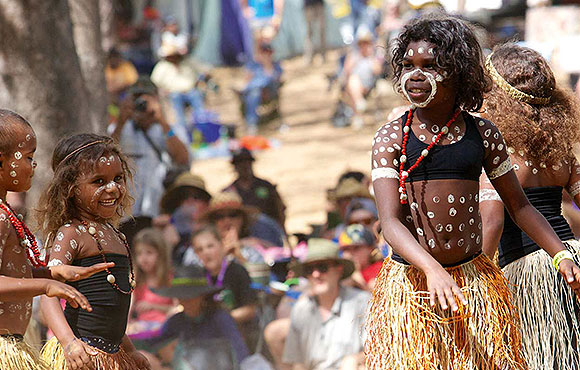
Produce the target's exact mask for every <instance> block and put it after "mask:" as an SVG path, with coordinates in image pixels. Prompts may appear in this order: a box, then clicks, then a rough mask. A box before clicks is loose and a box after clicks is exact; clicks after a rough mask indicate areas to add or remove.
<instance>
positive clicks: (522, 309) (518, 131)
mask: <svg viewBox="0 0 580 370" xmlns="http://www.w3.org/2000/svg"><path fill="white" fill-rule="evenodd" d="M486 67H487V70H488V72H489V74H490V76H491V77H492V79H493V81H494V85H493V88H492V90H491V92H490V93H489V95H487V96H486V102H485V108H486V109H485V111H486V115H487V117H488V118H490V119H491V120H492V121H493V122H495V123H496V124H497V126H498V128H499V129H500V130H501V132H502V133H503V134H504V137H505V139H506V142H507V145H508V148H507V151H508V153H510V157H511V160H512V163H514V169H515V170H516V171H515V174H516V176H517V178H518V180H519V182H520V184H521V185H522V186H523V188H524V192H525V193H526V195H527V197H528V199H529V200H530V202H531V203H532V205H533V206H534V207H536V208H537V209H538V211H540V213H542V215H543V216H544V217H546V219H547V220H548V222H549V223H550V225H551V226H552V228H553V229H554V230H555V231H556V234H557V235H558V237H559V238H560V240H563V241H565V242H564V245H565V246H566V248H567V250H565V251H563V252H560V253H559V255H560V256H562V258H568V259H574V260H576V261H578V255H579V253H580V243H579V242H578V241H576V240H575V239H574V235H573V234H572V230H570V226H569V225H568V223H567V222H566V220H565V219H564V217H562V215H561V203H562V190H563V189H566V190H567V191H568V193H569V194H570V196H571V197H572V198H573V199H574V201H575V202H576V204H580V164H579V163H578V162H577V161H576V160H575V159H574V156H573V155H572V144H573V143H577V142H578V141H579V140H580V109H579V107H578V102H577V101H576V99H575V97H574V95H573V94H572V92H570V91H565V90H563V89H560V88H559V87H557V86H556V80H555V78H554V75H553V73H552V71H551V70H550V67H549V66H548V63H547V62H546V61H545V60H544V58H542V57H541V56H540V54H538V53H537V52H535V51H533V50H531V49H528V48H523V47H520V46H517V45H514V44H505V45H502V46H499V47H496V48H495V49H494V51H493V53H492V54H491V55H490V56H489V57H488V58H487V62H486ZM480 202H482V203H481V216H482V219H483V241H484V243H483V250H484V251H485V253H486V254H487V255H488V256H493V255H495V252H496V251H497V248H498V242H499V265H500V267H501V268H502V269H503V271H504V273H505V276H506V278H507V279H508V280H509V282H510V283H511V284H510V287H511V288H512V293H513V297H514V304H515V305H516V307H517V309H518V311H519V313H520V318H521V321H522V343H523V348H524V355H525V357H526V362H527V363H528V366H529V367H530V369H534V370H540V369H561V370H564V369H567V370H571V369H579V368H580V353H579V351H578V340H579V339H580V322H579V315H580V305H579V304H578V301H577V300H576V298H575V296H574V292H573V290H572V289H570V287H568V286H567V285H566V283H565V282H564V281H563V280H562V278H561V276H560V275H559V274H558V271H557V266H556V269H554V266H553V261H552V258H551V257H550V255H549V254H548V253H546V252H545V251H543V250H541V249H540V247H539V246H538V245H537V244H536V243H535V242H534V241H533V240H532V239H531V238H530V236H528V234H526V232H523V231H522V230H521V229H520V228H519V227H518V226H517V225H516V223H515V222H514V220H513V219H512V217H511V216H510V214H509V213H507V212H505V211H504V206H503V204H502V200H501V198H500V197H499V196H498V194H497V192H496V191H495V190H494V188H493V186H492V185H491V184H490V183H489V181H486V179H485V177H482V183H481V190H480ZM502 230H503V232H502ZM558 260H559V259H556V260H555V261H554V262H556V263H557V261H558ZM561 263H562V262H560V264H561ZM539 308H541V309H539Z"/></svg>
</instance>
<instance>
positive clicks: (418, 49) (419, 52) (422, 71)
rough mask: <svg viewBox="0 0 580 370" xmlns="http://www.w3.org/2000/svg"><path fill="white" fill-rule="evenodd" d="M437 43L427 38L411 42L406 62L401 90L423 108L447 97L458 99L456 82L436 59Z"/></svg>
mask: <svg viewBox="0 0 580 370" xmlns="http://www.w3.org/2000/svg"><path fill="white" fill-rule="evenodd" d="M436 47H437V46H436V45H435V44H432V43H430V42H427V41H425V40H421V41H414V42H410V43H409V46H408V47H407V51H406V52H405V57H404V58H403V62H402V68H403V69H402V73H401V80H400V83H401V89H402V91H403V94H404V95H405V97H406V98H407V99H408V100H409V102H411V103H412V104H414V105H416V106H417V107H419V108H427V107H432V106H435V105H437V104H439V103H441V102H442V101H443V100H447V99H455V91H454V89H453V87H452V84H451V83H450V82H449V81H448V79H447V78H446V74H445V72H444V71H441V70H440V69H439V68H438V67H437V64H436V61H435V52H434V50H435V49H436Z"/></svg>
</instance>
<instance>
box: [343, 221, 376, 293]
mask: <svg viewBox="0 0 580 370" xmlns="http://www.w3.org/2000/svg"><path fill="white" fill-rule="evenodd" d="M376 243H377V241H376V237H375V235H374V234H373V232H372V230H370V229H369V228H367V227H365V226H364V225H361V224H352V225H349V226H347V228H346V229H345V230H344V231H343V232H342V233H341V234H340V236H339V237H338V244H339V246H340V251H341V252H342V256H343V257H344V258H346V259H348V260H351V261H353V263H354V265H355V271H354V272H353V274H352V275H351V276H350V278H349V282H351V283H352V284H353V286H355V287H358V288H360V289H364V290H367V291H372V289H373V288H374V284H375V279H376V277H377V275H378V274H379V271H380V270H381V266H382V265H383V258H382V255H381V253H380V251H379V250H378V249H377V246H376Z"/></svg>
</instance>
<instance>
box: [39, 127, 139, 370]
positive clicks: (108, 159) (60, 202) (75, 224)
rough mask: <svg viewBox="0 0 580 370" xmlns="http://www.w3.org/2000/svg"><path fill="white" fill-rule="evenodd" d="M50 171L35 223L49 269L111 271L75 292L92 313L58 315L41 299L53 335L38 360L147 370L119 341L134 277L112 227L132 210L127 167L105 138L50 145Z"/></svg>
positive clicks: (70, 310)
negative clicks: (99, 267)
mask: <svg viewBox="0 0 580 370" xmlns="http://www.w3.org/2000/svg"><path fill="white" fill-rule="evenodd" d="M52 169H53V170H54V177H53V179H52V181H51V183H50V184H49V185H48V188H47V189H46V191H45V192H44V193H43V196H42V198H41V200H40V205H39V215H38V218H39V225H41V226H42V229H43V232H44V233H45V234H46V235H47V236H48V237H47V239H48V244H47V245H49V246H50V247H51V249H50V254H49V259H48V261H49V265H51V266H58V265H61V264H65V265H75V266H91V265H94V264H96V263H98V262H105V261H107V262H110V261H112V262H115V267H114V268H111V269H107V270H106V271H103V272H101V273H98V274H95V275H94V276H92V277H91V278H89V279H84V280H80V281H79V282H78V283H75V284H74V286H75V287H77V288H78V289H79V291H80V292H83V293H84V294H85V295H86V296H87V298H88V300H89V302H91V304H92V306H93V311H92V312H87V313H85V312H83V311H80V310H78V309H75V308H74V307H71V306H70V305H67V306H66V308H65V309H64V312H63V310H62V308H61V306H60V304H59V302H58V300H56V299H54V298H44V297H43V300H42V309H43V313H44V317H45V318H46V320H47V322H48V326H49V327H50V329H51V330H52V331H53V332H54V333H55V335H56V338H52V339H51V340H50V341H49V342H48V343H47V344H46V346H45V347H44V349H43V358H44V359H45V361H46V362H48V363H49V364H50V366H51V368H52V369H58V370H60V369H66V368H68V369H69V370H70V369H72V370H75V369H85V368H94V369H96V370H105V369H107V370H109V369H114V370H129V369H131V370H132V369H149V364H148V362H147V360H146V359H145V358H144V357H143V355H141V354H140V353H138V352H137V351H136V350H135V347H134V346H133V345H132V343H131V341H130V340H129V339H128V338H127V336H126V335H125V329H126V326H127V316H128V313H129V305H130V302H131V293H132V292H133V289H134V287H135V277H134V273H133V265H132V261H131V254H130V249H129V246H128V244H127V241H126V238H125V236H124V235H123V234H122V233H120V232H119V231H118V230H117V229H116V228H115V226H114V225H115V224H116V222H117V221H118V220H119V218H120V217H121V216H122V215H123V214H124V213H125V211H126V210H127V209H128V207H129V206H130V204H131V202H132V198H131V197H130V195H129V194H127V191H126V184H127V182H128V181H130V179H131V172H130V170H129V168H128V165H127V161H126V159H125V157H124V156H123V154H121V152H120V150H119V148H118V147H117V146H116V145H115V144H114V143H113V140H112V139H111V138H109V137H106V136H99V135H93V134H81V135H75V136H72V137H69V138H66V139H63V140H61V141H60V142H59V143H58V144H57V146H56V148H55V150H54V154H53V157H52ZM57 338H58V341H57Z"/></svg>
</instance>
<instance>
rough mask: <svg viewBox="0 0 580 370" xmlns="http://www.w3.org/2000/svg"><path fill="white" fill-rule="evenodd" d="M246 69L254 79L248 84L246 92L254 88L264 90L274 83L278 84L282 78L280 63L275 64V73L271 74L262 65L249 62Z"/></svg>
mask: <svg viewBox="0 0 580 370" xmlns="http://www.w3.org/2000/svg"><path fill="white" fill-rule="evenodd" d="M246 69H247V70H248V71H249V72H250V73H251V74H252V79H251V80H250V82H248V85H247V86H246V89H245V90H249V89H253V88H264V87H266V86H268V85H271V84H273V83H278V82H279V81H280V77H281V76H282V67H281V66H280V63H278V62H274V71H273V72H272V74H269V73H267V72H266V70H265V69H264V66H262V65H261V64H260V63H256V62H249V63H248V64H247V65H246Z"/></svg>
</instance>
